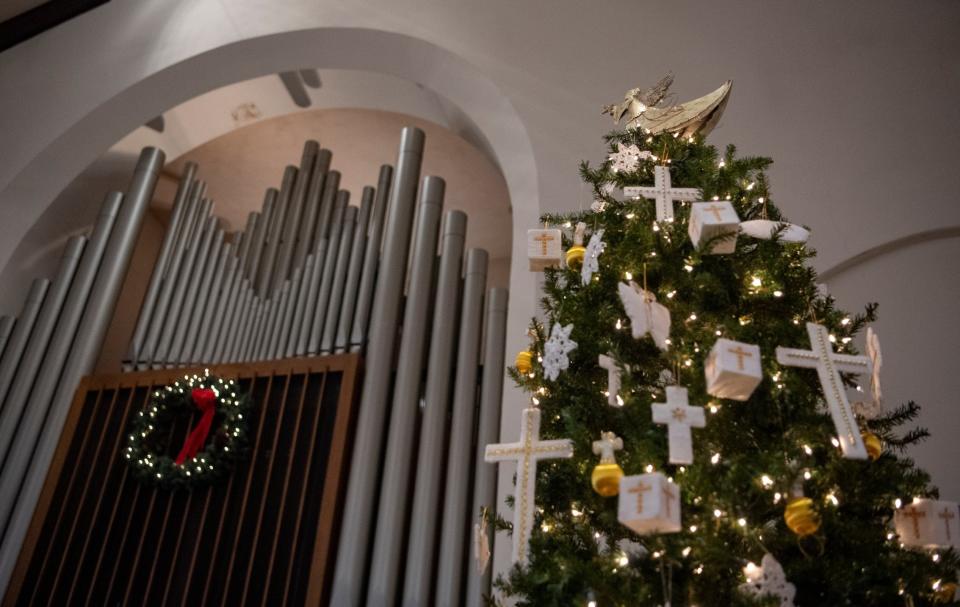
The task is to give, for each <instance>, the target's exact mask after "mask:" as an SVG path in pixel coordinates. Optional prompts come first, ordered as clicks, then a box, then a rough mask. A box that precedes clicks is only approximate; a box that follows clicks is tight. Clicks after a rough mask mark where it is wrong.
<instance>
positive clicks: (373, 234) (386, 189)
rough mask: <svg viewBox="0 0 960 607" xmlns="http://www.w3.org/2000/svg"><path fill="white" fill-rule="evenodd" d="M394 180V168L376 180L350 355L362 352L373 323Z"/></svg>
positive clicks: (385, 167) (384, 169) (383, 170)
mask: <svg viewBox="0 0 960 607" xmlns="http://www.w3.org/2000/svg"><path fill="white" fill-rule="evenodd" d="M392 179H393V167H392V166H390V165H387V164H385V165H382V166H381V167H380V178H379V179H378V180H377V194H376V197H375V198H374V201H373V212H372V213H371V215H370V232H369V233H368V235H367V248H366V252H364V254H363V271H362V272H361V274H360V287H359V288H358V289H357V309H356V310H355V311H354V314H353V322H352V323H351V327H350V351H351V352H359V351H360V350H362V349H363V344H364V343H366V339H367V325H368V323H369V321H370V307H371V305H372V303H373V290H374V285H375V284H376V280H377V268H378V267H379V265H380V244H381V240H382V238H383V218H384V216H386V212H387V200H388V199H389V196H390V183H391V181H392Z"/></svg>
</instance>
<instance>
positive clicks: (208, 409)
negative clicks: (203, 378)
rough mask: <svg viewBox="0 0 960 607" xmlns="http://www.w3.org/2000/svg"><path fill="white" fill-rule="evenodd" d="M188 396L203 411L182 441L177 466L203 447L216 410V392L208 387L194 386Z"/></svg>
mask: <svg viewBox="0 0 960 607" xmlns="http://www.w3.org/2000/svg"><path fill="white" fill-rule="evenodd" d="M190 396H191V397H192V398H193V404H195V405H196V406H197V409H199V410H200V412H201V413H203V417H201V418H200V422H199V423H198V424H197V425H196V427H195V428H194V429H193V430H192V431H191V432H190V434H189V435H188V436H187V440H185V441H183V448H182V449H180V455H178V456H177V461H176V464H177V465H178V466H180V465H183V462H185V461H187V460H188V459H191V458H193V457H194V456H195V455H196V454H197V451H199V450H200V448H201V447H203V443H205V442H207V435H208V434H210V426H212V425H213V415H214V414H215V413H216V412H217V393H216V392H214V391H213V390H211V389H210V388H194V389H193V391H192V392H191V393H190Z"/></svg>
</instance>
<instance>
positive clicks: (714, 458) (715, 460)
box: [710, 453, 720, 465]
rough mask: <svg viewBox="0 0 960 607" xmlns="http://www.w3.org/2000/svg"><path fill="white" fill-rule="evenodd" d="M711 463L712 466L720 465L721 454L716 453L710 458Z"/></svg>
mask: <svg viewBox="0 0 960 607" xmlns="http://www.w3.org/2000/svg"><path fill="white" fill-rule="evenodd" d="M710 463H711V464H714V465H716V464H719V463H720V454H719V453H714V454H713V455H711V456H710Z"/></svg>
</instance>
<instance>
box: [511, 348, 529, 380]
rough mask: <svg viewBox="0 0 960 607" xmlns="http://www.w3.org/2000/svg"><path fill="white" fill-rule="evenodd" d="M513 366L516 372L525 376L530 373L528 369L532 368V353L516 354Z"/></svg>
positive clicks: (526, 351) (525, 351)
mask: <svg viewBox="0 0 960 607" xmlns="http://www.w3.org/2000/svg"><path fill="white" fill-rule="evenodd" d="M513 364H514V366H515V367H516V368H517V371H519V372H520V373H522V374H523V375H526V374H527V373H529V372H530V369H532V368H533V353H532V352H530V351H528V350H524V351H522V352H518V353H517V359H516V360H515V361H513Z"/></svg>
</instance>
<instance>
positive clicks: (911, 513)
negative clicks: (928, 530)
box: [900, 508, 927, 539]
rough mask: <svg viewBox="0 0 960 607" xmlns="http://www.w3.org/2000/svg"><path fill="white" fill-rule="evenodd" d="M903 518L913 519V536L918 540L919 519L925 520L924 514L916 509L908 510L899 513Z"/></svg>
mask: <svg viewBox="0 0 960 607" xmlns="http://www.w3.org/2000/svg"><path fill="white" fill-rule="evenodd" d="M900 514H901V515H903V516H906V517H909V518H911V519H913V536H914V537H915V538H917V539H920V519H922V518H927V513H926V512H921V511H920V510H917V509H916V508H910V509H909V510H904V511H903V512H901V513H900Z"/></svg>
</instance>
